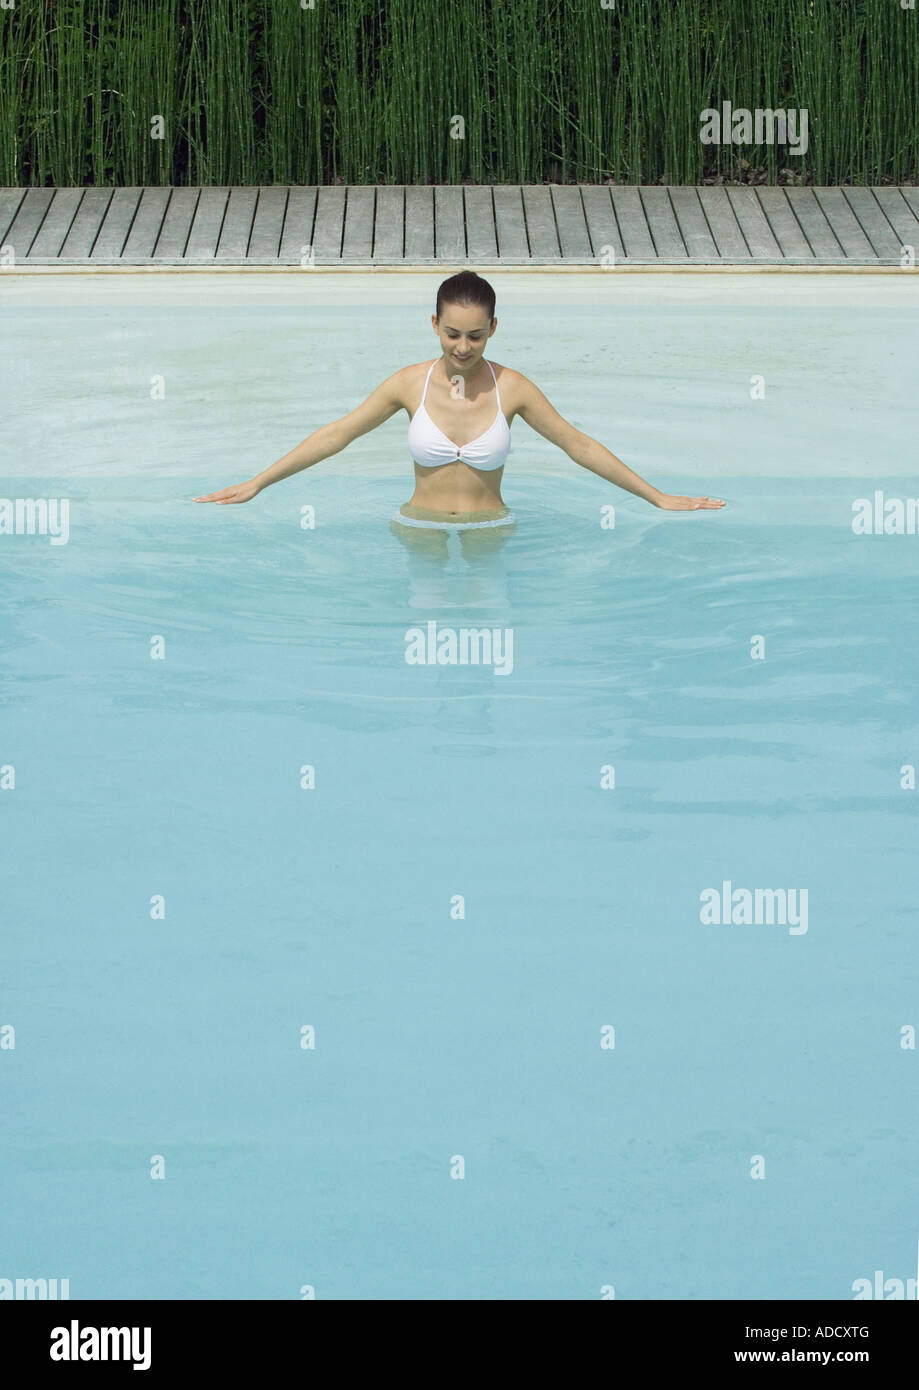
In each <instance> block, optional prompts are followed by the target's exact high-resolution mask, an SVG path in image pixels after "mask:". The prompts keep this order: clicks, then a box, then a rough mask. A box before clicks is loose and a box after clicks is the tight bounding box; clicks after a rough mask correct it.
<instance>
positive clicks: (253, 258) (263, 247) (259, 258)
mask: <svg viewBox="0 0 919 1390" xmlns="http://www.w3.org/2000/svg"><path fill="white" fill-rule="evenodd" d="M288 193H289V189H287V188H273V187H270V186H263V187H261V188H260V189H259V190H258V201H257V202H256V205H255V216H254V217H253V219H252V231H251V232H250V234H249V246H248V249H247V251H246V260H247V261H249V262H252V263H254V264H256V265H270V264H272V263H273V262H274V261H276V260H277V259H278V257H279V255H280V253H281V232H282V230H283V227H284V213H285V211H286V210H287V195H288Z"/></svg>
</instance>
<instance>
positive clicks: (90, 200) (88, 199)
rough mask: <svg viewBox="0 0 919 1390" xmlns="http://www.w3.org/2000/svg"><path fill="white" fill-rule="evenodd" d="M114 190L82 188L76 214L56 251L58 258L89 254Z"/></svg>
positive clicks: (78, 258) (79, 256)
mask: <svg viewBox="0 0 919 1390" xmlns="http://www.w3.org/2000/svg"><path fill="white" fill-rule="evenodd" d="M114 191H115V190H114V189H113V188H87V189H84V192H83V197H82V198H81V200H80V206H79V208H78V210H77V215H76V217H75V218H74V219H73V221H72V222H71V224H70V231H69V232H68V233H67V236H66V237H65V239H64V244H63V246H62V247H61V249H60V251H59V252H58V259H59V260H62V261H67V260H74V259H76V260H85V259H86V258H87V257H88V256H89V255H90V254H91V252H92V249H93V246H94V245H95V242H96V238H97V236H98V235H99V232H100V231H101V229H102V223H103V220H104V218H105V214H106V213H107V212H108V209H109V204H110V203H111V201H112V194H113V193H114Z"/></svg>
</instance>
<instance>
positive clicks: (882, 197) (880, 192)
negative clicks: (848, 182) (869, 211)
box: [871, 187, 919, 264]
mask: <svg viewBox="0 0 919 1390" xmlns="http://www.w3.org/2000/svg"><path fill="white" fill-rule="evenodd" d="M871 192H872V193H873V195H874V197H875V200H876V201H877V205H878V207H879V208H880V209H881V212H882V213H883V214H884V216H885V217H886V218H887V221H888V222H889V223H890V225H891V227H892V228H893V230H894V234H895V235H896V236H897V238H898V239H899V242H900V250H899V251H898V252H897V254H898V255H900V254H902V251H903V248H904V247H905V246H911V247H912V248H913V250H914V251H915V253H916V261H917V264H919V218H917V216H916V214H915V213H914V212H913V211H912V209H911V208H910V206H909V203H907V201H906V199H905V198H904V197H903V194H902V192H901V190H900V189H899V188H884V187H877V188H872V189H871Z"/></svg>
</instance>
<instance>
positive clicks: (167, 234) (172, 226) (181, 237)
mask: <svg viewBox="0 0 919 1390" xmlns="http://www.w3.org/2000/svg"><path fill="white" fill-rule="evenodd" d="M200 192H201V189H200V188H172V189H170V190H169V202H168V203H167V205H166V211H165V213H164V214H163V221H162V225H161V226H160V232H159V236H158V237H157V239H156V243H155V245H154V247H153V259H154V260H155V261H159V260H165V261H174V260H178V259H180V258H181V257H182V256H184V255H185V247H186V244H187V242H188V234H189V232H190V231H191V224H192V219H193V217H194V215H195V208H196V207H197V206H198V195H199V193H200Z"/></svg>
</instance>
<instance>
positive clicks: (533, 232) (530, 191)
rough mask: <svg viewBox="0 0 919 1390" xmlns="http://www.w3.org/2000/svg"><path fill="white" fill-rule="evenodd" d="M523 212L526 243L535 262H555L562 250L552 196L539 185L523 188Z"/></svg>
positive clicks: (546, 189) (526, 185)
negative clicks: (525, 223) (525, 224)
mask: <svg viewBox="0 0 919 1390" xmlns="http://www.w3.org/2000/svg"><path fill="white" fill-rule="evenodd" d="M523 211H524V216H525V217H526V222H527V242H528V243H529V248H530V255H531V256H532V258H533V260H535V261H557V260H559V259H560V257H561V254H562V250H561V247H560V246H559V244H558V229H557V228H556V225H555V212H554V210H553V207H552V194H551V193H550V192H549V189H548V188H546V187H543V186H542V185H541V184H525V185H524V187H523Z"/></svg>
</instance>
